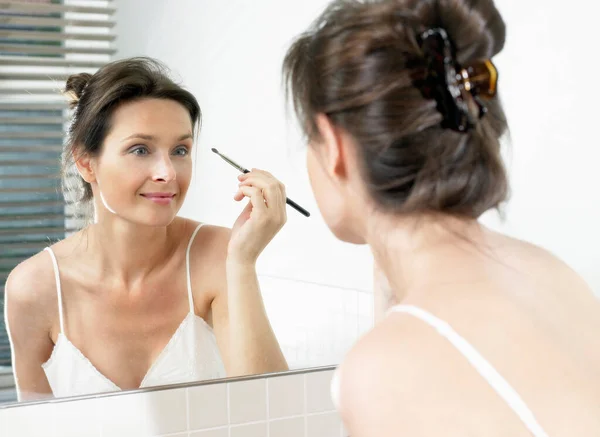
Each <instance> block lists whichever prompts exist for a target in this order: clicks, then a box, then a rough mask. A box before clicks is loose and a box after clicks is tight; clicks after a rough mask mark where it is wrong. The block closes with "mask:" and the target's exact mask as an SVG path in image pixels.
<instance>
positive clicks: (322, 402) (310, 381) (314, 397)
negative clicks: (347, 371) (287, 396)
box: [305, 370, 334, 413]
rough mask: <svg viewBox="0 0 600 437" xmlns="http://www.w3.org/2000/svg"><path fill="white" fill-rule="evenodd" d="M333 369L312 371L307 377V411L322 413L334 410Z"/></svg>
mask: <svg viewBox="0 0 600 437" xmlns="http://www.w3.org/2000/svg"><path fill="white" fill-rule="evenodd" d="M332 376H333V371H331V370H328V371H322V372H311V373H307V374H306V375H305V377H306V411H307V413H320V412H324V411H333V410H334V406H333V401H332V400H331V377H332Z"/></svg>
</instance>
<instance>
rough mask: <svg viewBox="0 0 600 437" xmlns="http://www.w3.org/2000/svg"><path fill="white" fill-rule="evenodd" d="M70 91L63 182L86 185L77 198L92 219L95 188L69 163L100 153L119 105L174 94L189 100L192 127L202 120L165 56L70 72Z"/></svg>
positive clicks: (176, 98) (179, 100) (67, 189)
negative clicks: (91, 71) (171, 75)
mask: <svg viewBox="0 0 600 437" xmlns="http://www.w3.org/2000/svg"><path fill="white" fill-rule="evenodd" d="M65 94H66V95H67V96H69V97H70V105H71V108H72V109H73V115H72V121H71V125H70V127H69V130H68V136H67V140H66V143H65V148H64V152H63V184H64V185H63V188H64V191H65V195H66V194H67V193H71V192H72V191H73V189H77V190H78V191H80V193H79V196H77V197H79V198H76V199H74V200H75V201H76V202H78V203H80V204H81V206H83V207H86V206H87V207H88V208H87V209H88V211H86V212H85V213H83V215H84V218H86V219H90V218H91V217H90V216H89V204H90V203H91V200H92V197H93V194H92V187H91V186H90V184H88V183H87V182H85V181H84V180H83V179H82V178H81V177H79V176H76V182H75V186H73V178H72V177H71V176H69V174H68V173H69V169H70V168H72V167H73V165H74V162H75V160H76V159H77V157H78V156H81V155H82V154H88V155H90V156H98V155H99V154H100V152H101V151H102V144H103V142H104V140H105V138H106V136H107V134H108V132H109V130H110V126H111V117H112V115H113V113H114V111H115V109H116V108H117V107H118V106H119V105H121V104H123V103H125V102H131V101H134V100H139V99H149V98H154V99H168V100H173V101H175V102H177V103H180V104H181V105H183V106H184V107H185V108H186V109H187V110H188V112H189V114H190V118H191V120H192V130H193V131H195V130H196V127H197V126H199V125H200V122H201V111H200V106H199V105H198V102H197V100H196V98H195V97H194V96H193V95H192V94H191V93H190V92H189V91H186V90H185V89H183V88H182V87H181V86H180V85H178V84H176V83H175V82H173V81H172V80H171V79H170V78H169V75H168V71H167V68H166V67H165V66H164V65H163V64H161V63H160V62H159V61H157V60H154V59H151V58H146V57H136V58H129V59H123V60H118V61H114V62H112V63H109V64H107V65H105V66H103V67H102V68H100V69H99V70H98V71H97V72H96V73H94V74H93V75H92V74H89V73H80V74H74V75H71V76H69V78H68V79H67V83H66V87H65Z"/></svg>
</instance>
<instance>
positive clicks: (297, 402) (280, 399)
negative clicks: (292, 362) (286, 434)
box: [266, 375, 304, 419]
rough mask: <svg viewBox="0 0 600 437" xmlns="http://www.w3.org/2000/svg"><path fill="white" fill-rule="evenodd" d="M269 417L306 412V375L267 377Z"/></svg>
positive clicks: (296, 414)
mask: <svg viewBox="0 0 600 437" xmlns="http://www.w3.org/2000/svg"><path fill="white" fill-rule="evenodd" d="M266 381H267V387H268V393H269V419H276V418H280V417H288V416H298V415H301V414H304V375H289V376H280V377H276V378H267V380H266Z"/></svg>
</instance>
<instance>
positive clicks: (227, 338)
mask: <svg viewBox="0 0 600 437" xmlns="http://www.w3.org/2000/svg"><path fill="white" fill-rule="evenodd" d="M225 282H226V283H225V284H224V287H223V288H222V291H221V292H220V293H219V294H218V295H217V296H216V297H215V299H214V300H213V303H212V313H213V325H214V329H215V334H216V337H217V342H218V344H219V348H220V350H221V351H222V355H223V360H224V363H225V369H226V371H227V376H242V375H251V374H258V373H270V372H280V371H284V370H288V366H287V363H286V361H285V358H284V356H283V353H282V352H281V349H280V347H279V343H278V342H277V339H276V337H275V334H274V333H273V329H272V328H271V324H270V322H269V319H268V317H267V314H266V311H265V307H264V304H263V300H262V296H261V293H260V287H259V284H258V278H257V275H256V269H255V267H254V266H253V265H244V264H237V263H235V262H227V264H226V277H225Z"/></svg>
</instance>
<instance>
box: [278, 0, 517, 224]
mask: <svg viewBox="0 0 600 437" xmlns="http://www.w3.org/2000/svg"><path fill="white" fill-rule="evenodd" d="M431 29H442V31H441V32H442V33H444V35H447V37H448V40H449V41H450V43H451V45H452V48H453V51H454V56H453V59H454V61H455V62H456V65H467V64H469V63H471V62H474V61H485V60H489V59H491V58H492V57H493V56H494V55H496V54H497V53H498V52H500V50H501V49H502V47H503V45H504V41H505V26H504V22H503V20H502V18H501V16H500V14H499V12H498V10H497V9H496V7H495V6H494V4H493V1H492V0H382V1H359V0H337V1H334V2H333V3H332V4H331V5H330V6H329V7H328V8H327V9H326V10H325V12H324V13H323V14H322V15H321V16H320V17H319V18H318V19H317V20H316V21H315V22H314V23H313V25H312V26H311V28H310V29H309V30H308V31H307V32H305V33H304V34H303V35H301V36H300V37H299V38H298V39H297V40H296V41H295V42H294V44H293V45H292V47H291V48H290V49H289V51H288V53H287V56H286V59H285V61H284V75H285V79H286V83H287V86H288V93H290V94H291V97H292V100H293V103H294V108H295V110H296V113H297V115H298V117H299V119H300V122H301V125H302V127H303V129H304V132H305V134H306V136H307V137H308V139H309V140H311V141H312V140H317V141H318V140H319V131H318V128H317V125H316V117H317V115H318V114H325V115H326V116H327V117H328V118H329V120H330V121H331V122H332V123H333V125H334V126H336V127H337V128H342V129H343V130H344V131H345V132H347V133H348V134H350V136H351V137H352V138H353V140H354V142H355V143H356V145H357V148H358V151H359V157H360V162H361V165H362V168H361V173H362V175H363V177H364V179H365V181H366V185H367V187H368V190H369V193H370V195H371V196H372V198H373V199H374V200H375V203H376V204H377V205H378V206H379V207H381V208H383V209H385V210H387V211H391V212H400V213H418V212H442V213H447V214H452V215H457V216H461V217H469V218H476V217H479V216H480V215H481V214H482V213H483V212H485V211H486V210H488V209H491V208H497V207H498V206H499V205H500V204H501V203H502V202H503V201H504V200H505V199H506V197H507V194H508V182H507V176H506V172H505V169H504V166H503V163H502V159H501V155H500V137H501V136H502V135H503V133H504V132H505V131H506V129H507V124H506V118H505V116H504V113H503V110H502V107H501V105H500V102H499V100H498V98H497V97H496V96H493V97H491V98H489V99H487V100H485V101H484V105H485V109H487V113H485V114H483V112H482V115H483V116H482V117H481V118H479V117H477V119H476V122H475V123H474V124H473V125H470V126H469V128H467V129H462V130H460V129H456V128H452V127H448V123H446V121H447V120H445V119H446V118H447V117H448V114H446V113H445V112H447V111H448V108H447V107H444V106H443V105H442V103H443V102H442V103H441V102H439V101H438V100H436V98H433V97H432V95H427V94H426V93H425V92H424V91H425V90H424V89H423V88H424V87H423V85H422V84H420V82H419V80H418V78H419V77H421V78H422V77H423V74H424V73H423V71H424V70H425V69H427V68H428V65H430V64H428V62H429V61H428V59H427V55H426V53H425V51H424V45H423V37H422V35H423V34H424V32H426V31H429V30H431ZM457 72H458V71H457ZM453 80H454V79H453ZM446 85H447V84H446ZM463 95H464V90H463ZM469 99H470V101H467V102H466V104H467V106H468V108H470V109H471V110H472V109H473V108H476V109H479V107H478V106H477V105H475V103H476V102H478V101H479V100H478V98H473V96H472V95H470V97H469ZM455 109H456V108H455ZM450 115H451V114H450Z"/></svg>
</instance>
